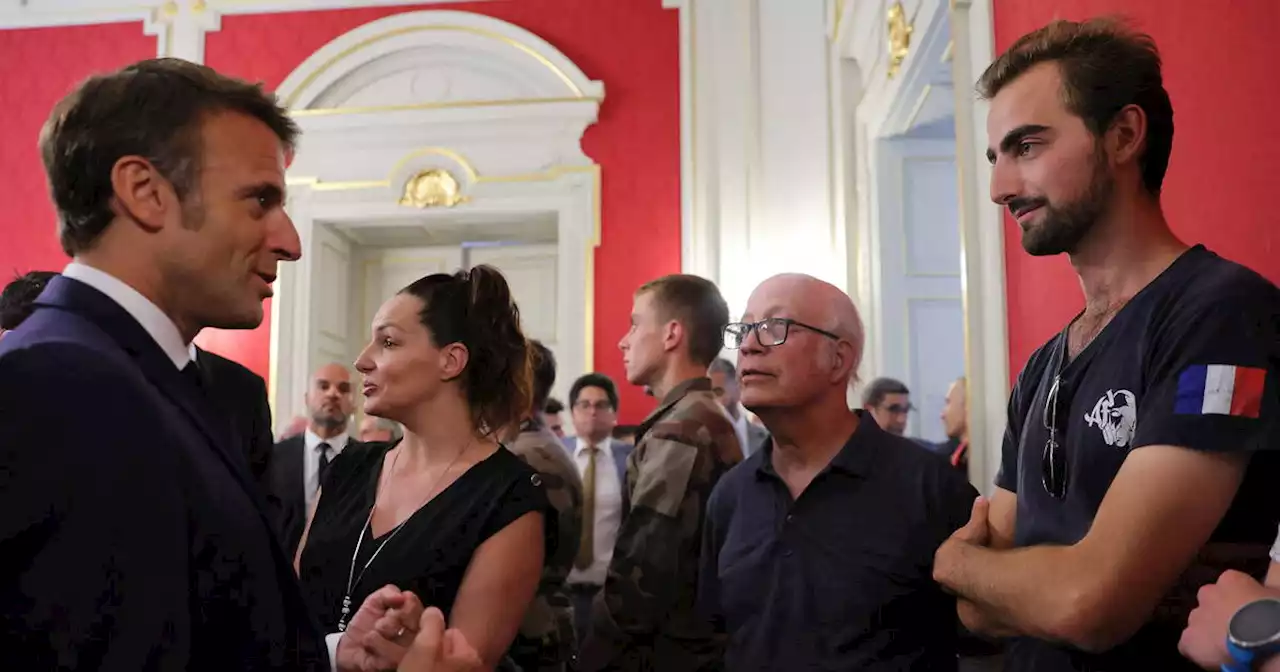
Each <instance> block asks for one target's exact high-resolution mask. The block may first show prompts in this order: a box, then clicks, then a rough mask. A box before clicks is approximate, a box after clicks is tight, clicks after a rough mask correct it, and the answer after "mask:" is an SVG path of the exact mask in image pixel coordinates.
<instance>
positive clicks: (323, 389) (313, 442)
mask: <svg viewBox="0 0 1280 672" xmlns="http://www.w3.org/2000/svg"><path fill="white" fill-rule="evenodd" d="M306 404H307V415H308V416H309V419H310V423H309V424H308V426H307V429H306V431H304V432H303V433H302V434H299V435H297V436H293V437H290V438H288V439H285V440H283V441H281V442H279V443H277V444H276V447H275V451H274V453H273V454H272V456H271V479H270V480H271V495H270V497H269V498H268V499H269V502H268V505H269V507H270V508H271V509H272V513H273V514H274V517H275V523H276V526H277V532H278V533H279V534H280V540H281V543H283V544H284V547H285V549H286V550H288V552H289V555H290V557H292V556H293V554H294V553H295V552H296V551H297V550H298V542H299V541H301V539H302V530H303V528H304V527H305V526H306V523H307V512H308V511H310V510H311V505H312V504H314V503H315V501H316V493H317V492H318V491H319V489H320V486H321V484H322V483H323V480H324V475H325V472H326V471H327V469H328V467H329V463H330V462H332V461H333V460H334V459H336V458H337V457H338V455H339V454H340V453H342V451H343V450H346V449H347V448H348V446H349V445H351V444H353V443H354V442H353V441H352V440H351V438H350V436H349V435H348V433H347V432H348V427H349V425H350V421H351V414H352V412H353V411H354V410H355V404H354V402H353V401H352V386H351V372H350V371H348V370H347V368H346V367H345V366H342V365H341V364H326V365H324V366H322V367H320V368H319V369H318V370H317V371H316V372H315V373H314V374H313V375H312V376H311V382H310V384H309V385H308V386H307V394H306Z"/></svg>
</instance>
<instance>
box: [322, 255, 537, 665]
mask: <svg viewBox="0 0 1280 672" xmlns="http://www.w3.org/2000/svg"><path fill="white" fill-rule="evenodd" d="M372 326H373V337H372V340H371V341H370V343H369V344H368V346H366V347H365V349H364V351H363V352H361V353H360V357H359V358H358V359H357V360H356V363H355V367H356V369H357V370H359V371H360V373H361V374H363V375H364V380H363V387H362V391H363V394H364V397H365V410H366V412H367V413H369V414H370V415H374V416H378V417H381V418H387V419H389V420H394V421H395V422H398V423H400V424H401V425H402V426H403V427H404V430H405V433H404V438H403V439H400V440H399V441H397V442H393V443H381V444H379V443H375V444H370V445H369V447H368V448H367V449H364V450H358V451H344V452H343V453H342V454H341V455H340V456H339V457H338V458H337V459H335V460H334V462H333V463H332V464H331V465H330V466H329V469H328V471H327V472H326V474H325V479H324V483H323V484H322V488H321V494H320V496H319V497H318V498H317V502H316V506H315V510H314V511H313V513H312V515H311V521H310V522H309V524H308V531H307V532H306V534H305V535H304V537H303V542H302V547H301V549H300V550H299V552H298V559H297V565H298V570H299V572H298V573H299V578H300V579H301V582H302V586H303V591H304V593H305V594H306V595H307V598H308V600H309V602H310V604H311V607H312V610H313V611H314V613H315V614H316V616H317V617H318V618H319V621H320V623H321V625H322V626H323V627H324V628H325V629H326V632H329V633H335V635H334V636H331V638H330V641H331V650H333V649H334V648H335V647H334V646H332V644H333V643H334V642H336V640H337V636H336V633H340V632H342V631H343V630H344V629H345V628H346V626H347V625H349V624H350V623H351V619H352V617H354V616H355V613H354V611H355V609H356V608H358V607H359V605H361V604H362V603H363V602H364V599H365V597H366V596H367V595H369V594H371V593H373V592H374V591H377V590H378V589H379V588H382V587H383V586H385V585H388V584H390V585H394V586H396V587H397V588H399V589H400V590H403V591H410V592H412V593H413V594H414V595H416V596H417V597H418V598H419V599H420V600H421V603H422V604H423V605H425V606H426V607H436V608H438V609H439V610H440V611H441V612H442V613H443V615H444V618H445V620H446V623H447V626H448V627H449V628H450V629H453V630H457V631H458V632H459V633H460V635H461V636H462V637H464V638H465V640H466V641H467V642H469V643H470V645H471V646H474V647H475V650H476V651H477V652H478V654H479V656H480V658H481V660H482V661H483V668H484V669H493V668H494V667H495V666H496V665H497V664H498V663H499V662H500V661H501V660H502V658H503V655H504V654H505V653H506V651H507V649H508V647H509V646H510V645H511V642H512V640H513V639H514V637H515V635H516V631H517V629H518V628H519V626H520V621H521V618H522V617H523V616H524V614H525V612H526V611H527V610H528V607H529V604H530V603H531V601H532V600H533V597H534V592H535V590H536V588H537V585H538V580H539V576H540V573H541V571H542V566H543V557H544V555H545V553H546V547H545V544H546V539H547V538H548V535H547V534H546V533H545V532H547V531H548V530H545V529H544V526H547V525H551V526H554V524H555V521H554V519H551V520H548V519H547V516H546V515H545V514H546V511H547V510H548V508H549V505H548V502H547V497H546V494H545V492H544V491H543V487H542V483H541V479H539V477H538V476H537V475H536V473H535V472H534V471H533V470H532V469H530V468H529V467H528V466H526V465H525V464H524V463H523V462H522V461H521V460H520V459H519V458H517V457H515V456H514V455H512V454H511V453H510V452H509V451H508V450H507V449H506V448H505V447H503V445H502V444H501V443H500V441H499V433H500V432H502V431H504V430H505V429H506V428H509V427H512V426H515V425H516V424H518V423H519V422H520V420H521V419H522V418H523V416H524V415H526V414H527V412H528V409H529V408H530V404H531V403H532V402H531V398H532V376H531V370H530V368H531V361H530V354H529V343H528V341H527V340H526V339H525V337H524V334H523V333H521V330H520V313H519V310H518V309H517V308H516V305H515V303H514V301H512V298H511V291H510V288H509V287H508V286H507V282H506V279H504V278H503V277H502V275H501V274H500V273H499V272H498V271H497V270H496V269H494V268H492V267H489V266H477V267H475V268H473V269H471V270H470V271H459V272H458V273H454V274H452V275H448V274H435V275H429V276H426V277H424V278H421V279H419V280H417V281H416V282H414V283H413V284H411V285H409V286H408V287H405V288H404V289H403V290H401V291H400V292H399V293H398V294H396V295H395V296H394V297H392V298H391V299H390V300H388V301H387V302H386V303H384V304H383V305H382V307H381V308H380V309H379V310H378V313H377V315H376V316H375V317H374V320H373V325H372ZM384 620H385V619H384ZM391 620H392V621H396V619H394V618H392V619H391ZM396 622H397V623H400V624H404V623H408V624H410V625H407V626H404V625H401V626H400V627H394V628H392V631H391V632H390V633H387V632H384V633H383V634H384V636H391V635H394V637H392V641H393V642H394V643H396V644H398V654H399V655H403V653H404V650H405V649H406V648H407V647H408V646H409V644H410V643H411V642H412V641H413V638H414V631H415V629H416V628H415V627H414V625H416V620H415V619H413V618H411V617H408V618H402V619H399V620H398V621H396ZM379 630H382V628H379ZM380 653H384V654H386V655H385V656H384V657H385V658H387V662H391V663H398V662H399V660H398V659H397V658H396V652H394V651H393V652H389V653H388V652H380Z"/></svg>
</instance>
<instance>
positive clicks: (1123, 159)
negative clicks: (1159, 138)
mask: <svg viewBox="0 0 1280 672" xmlns="http://www.w3.org/2000/svg"><path fill="white" fill-rule="evenodd" d="M1105 138H1106V140H1105V142H1106V147H1107V152H1108V153H1109V154H1110V155H1111V158H1112V160H1114V161H1115V162H1116V163H1130V162H1136V161H1137V160H1138V157H1139V156H1141V155H1142V152H1143V150H1144V148H1145V147H1146V145H1147V113H1146V112H1145V111H1143V109H1142V108H1141V107H1139V106H1137V105H1126V106H1124V107H1123V108H1121V110H1120V111H1119V112H1117V113H1116V116H1115V118H1114V119H1113V120H1112V122H1111V126H1110V127H1109V128H1108V129H1107V132H1106V136H1105Z"/></svg>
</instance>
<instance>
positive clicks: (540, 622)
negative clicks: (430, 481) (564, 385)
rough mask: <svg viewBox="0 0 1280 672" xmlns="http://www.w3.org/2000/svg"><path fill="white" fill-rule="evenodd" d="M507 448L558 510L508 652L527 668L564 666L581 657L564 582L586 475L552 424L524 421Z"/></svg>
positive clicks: (544, 670) (560, 669)
mask: <svg viewBox="0 0 1280 672" xmlns="http://www.w3.org/2000/svg"><path fill="white" fill-rule="evenodd" d="M508 449H510V450H511V452H513V453H515V454H516V456H517V457H519V458H520V459H522V460H524V461H525V463H526V464H528V465H529V466H530V467H533V469H534V470H535V471H537V472H538V475H539V476H540V477H541V478H542V485H543V488H544V490H545V491H546V493H547V499H548V500H550V501H551V506H552V507H554V508H555V510H556V514H557V515H556V525H555V527H554V529H552V528H551V527H550V526H549V527H548V529H547V531H548V533H553V534H554V535H555V537H554V538H553V539H552V540H551V544H549V550H548V552H549V553H550V555H548V556H547V558H546V560H545V562H544V565H543V569H542V580H541V581H540V582H539V583H538V595H537V597H536V598H534V601H533V604H532V605H530V607H529V611H528V613H526V614H525V617H524V621H523V622H522V623H521V624H520V632H519V634H517V635H516V639H515V641H514V642H513V643H512V644H511V650H510V652H509V653H508V656H509V657H510V659H511V662H514V663H515V664H516V665H518V666H519V668H520V669H522V670H524V672H565V671H566V670H571V669H573V668H572V663H573V660H574V659H575V658H576V657H577V650H578V646H577V636H576V635H575V634H574V631H573V604H572V603H571V602H570V601H569V596H568V594H566V593H565V589H564V584H565V580H566V579H567V578H568V576H569V570H570V569H572V568H573V558H574V556H576V555H577V554H578V541H579V539H580V538H581V536H582V478H581V477H580V476H579V475H578V467H577V465H575V464H574V463H573V460H572V459H571V458H570V457H569V452H568V451H567V450H566V449H565V447H564V445H563V444H562V443H560V439H558V438H556V435H555V434H552V433H551V430H549V429H547V428H546V427H544V426H542V425H541V424H536V425H535V424H533V423H526V424H525V425H524V426H522V427H521V428H520V434H519V435H518V436H517V437H516V439H515V441H513V442H512V443H511V444H510V445H509V446H508Z"/></svg>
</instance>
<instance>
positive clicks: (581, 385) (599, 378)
mask: <svg viewBox="0 0 1280 672" xmlns="http://www.w3.org/2000/svg"><path fill="white" fill-rule="evenodd" d="M588 387H598V388H600V389H602V390H604V396H606V397H608V398H609V405H610V406H612V407H613V412H614V413H617V412H618V386H617V385H614V384H613V379H612V378H610V377H609V376H606V375H604V374H603V373H588V374H586V375H584V376H582V377H581V378H579V379H577V380H575V381H573V387H570V388H569V405H570V406H574V405H576V404H577V403H578V395H579V394H582V391H583V390H585V389H587V388H588Z"/></svg>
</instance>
